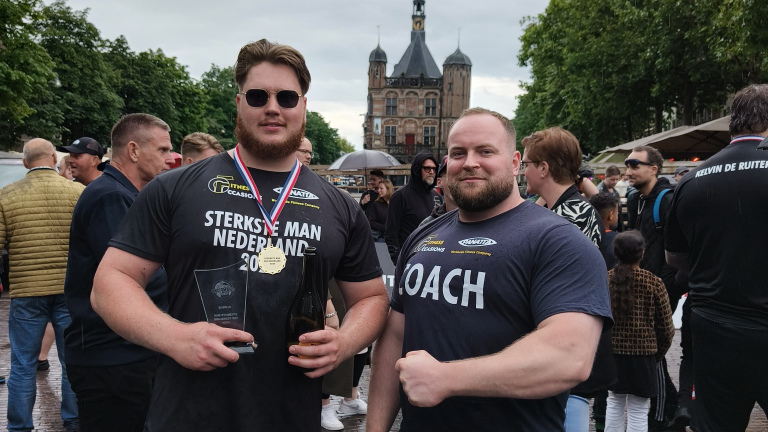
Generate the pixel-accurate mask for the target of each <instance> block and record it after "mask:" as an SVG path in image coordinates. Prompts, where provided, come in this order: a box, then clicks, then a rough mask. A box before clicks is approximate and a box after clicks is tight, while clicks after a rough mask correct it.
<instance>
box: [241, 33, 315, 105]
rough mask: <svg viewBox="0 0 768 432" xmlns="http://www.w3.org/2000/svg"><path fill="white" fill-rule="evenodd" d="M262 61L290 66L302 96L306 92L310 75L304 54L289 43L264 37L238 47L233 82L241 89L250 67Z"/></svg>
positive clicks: (310, 78)
mask: <svg viewBox="0 0 768 432" xmlns="http://www.w3.org/2000/svg"><path fill="white" fill-rule="evenodd" d="M263 62H269V63H274V64H282V65H286V66H288V67H290V68H292V69H293V70H294V72H296V77H297V78H298V79H299V86H300V87H301V93H302V96H303V95H306V94H307V91H309V83H310V82H311V81H312V77H311V76H310V75H309V69H307V64H306V63H305V62H304V56H302V55H301V53H300V52H298V51H297V50H296V49H295V48H293V47H291V46H289V45H281V44H279V43H275V42H270V41H268V40H266V39H262V40H260V41H258V42H251V43H249V44H248V45H245V46H243V47H242V48H240V53H239V54H238V55H237V62H235V67H234V73H235V82H237V86H238V88H240V91H242V90H243V82H245V77H246V76H247V75H248V71H249V70H251V67H252V66H256V65H258V64H260V63H263Z"/></svg>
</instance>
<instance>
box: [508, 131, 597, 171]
mask: <svg viewBox="0 0 768 432" xmlns="http://www.w3.org/2000/svg"><path fill="white" fill-rule="evenodd" d="M522 144H523V147H525V149H526V150H527V151H528V153H527V156H528V158H529V159H530V160H531V161H533V162H534V163H536V164H539V163H541V162H547V165H549V172H550V173H551V175H552V179H553V180H554V181H555V182H557V183H559V184H573V183H575V182H576V178H577V177H578V175H579V167H580V166H581V156H582V154H581V147H580V146H579V140H577V139H576V137H575V136H574V135H573V134H572V133H570V132H568V131H567V130H565V129H563V128H559V127H552V128H549V129H544V130H541V131H538V132H534V133H532V134H531V135H529V136H527V137H525V138H523V142H522Z"/></svg>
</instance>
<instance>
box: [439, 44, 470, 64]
mask: <svg viewBox="0 0 768 432" xmlns="http://www.w3.org/2000/svg"><path fill="white" fill-rule="evenodd" d="M449 64H455V65H467V66H472V61H471V60H469V57H467V55H466V54H464V53H463V52H461V50H460V49H459V48H456V51H454V52H453V54H451V55H449V56H448V58H446V59H445V61H444V62H443V65H449Z"/></svg>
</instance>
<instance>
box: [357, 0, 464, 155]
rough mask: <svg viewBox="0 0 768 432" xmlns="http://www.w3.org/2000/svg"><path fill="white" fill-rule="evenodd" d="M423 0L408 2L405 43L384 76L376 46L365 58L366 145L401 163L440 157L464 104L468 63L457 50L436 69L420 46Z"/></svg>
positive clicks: (423, 44) (384, 58)
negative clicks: (389, 72) (415, 157)
mask: <svg viewBox="0 0 768 432" xmlns="http://www.w3.org/2000/svg"><path fill="white" fill-rule="evenodd" d="M424 3H425V1H424V0H413V13H412V15H411V43H410V44H409V45H408V48H407V49H406V50H405V53H404V54H403V56H402V57H401V58H400V61H399V62H398V63H397V64H395V66H394V69H393V71H392V75H390V76H386V68H387V55H386V53H385V52H384V50H383V49H381V44H379V45H378V46H376V49H374V50H373V51H372V52H371V54H370V56H369V57H368V62H369V66H368V104H367V107H368V109H367V113H366V118H365V123H364V124H363V131H364V134H365V138H364V147H365V148H366V149H374V150H382V151H386V152H387V153H389V154H391V155H393V156H395V157H396V158H398V159H399V160H400V161H401V162H404V163H410V162H411V160H412V158H413V155H415V154H416V153H418V152H419V151H422V150H428V151H431V152H432V153H433V154H434V155H435V156H437V157H438V158H439V157H441V156H442V155H444V154H445V153H446V152H445V140H446V138H447V136H448V130H449V128H450V126H451V125H453V123H454V122H455V121H456V119H457V118H458V117H459V115H460V114H461V112H462V111H463V110H464V109H466V108H468V107H469V94H470V78H471V70H472V62H471V61H470V60H469V57H467V56H466V55H465V54H464V53H462V52H461V50H459V49H457V50H456V51H455V52H454V53H453V54H451V55H450V56H448V58H447V59H446V60H445V62H444V63H443V71H442V72H441V71H440V69H439V68H438V66H437V64H436V63H435V60H434V59H433V57H432V54H431V53H430V52H429V48H427V44H426V30H425V20H426V10H425V4H424Z"/></svg>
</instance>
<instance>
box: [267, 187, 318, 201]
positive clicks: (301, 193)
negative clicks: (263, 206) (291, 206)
mask: <svg viewBox="0 0 768 432" xmlns="http://www.w3.org/2000/svg"><path fill="white" fill-rule="evenodd" d="M272 190H273V191H275V192H277V193H280V192H282V191H283V188H281V187H279V188H274V189H272ZM289 196H290V197H291V198H296V199H305V200H316V199H320V198H318V197H317V195H315V194H313V193H312V192H307V191H305V190H304V189H297V188H293V189H291V193H290V195H289Z"/></svg>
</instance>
